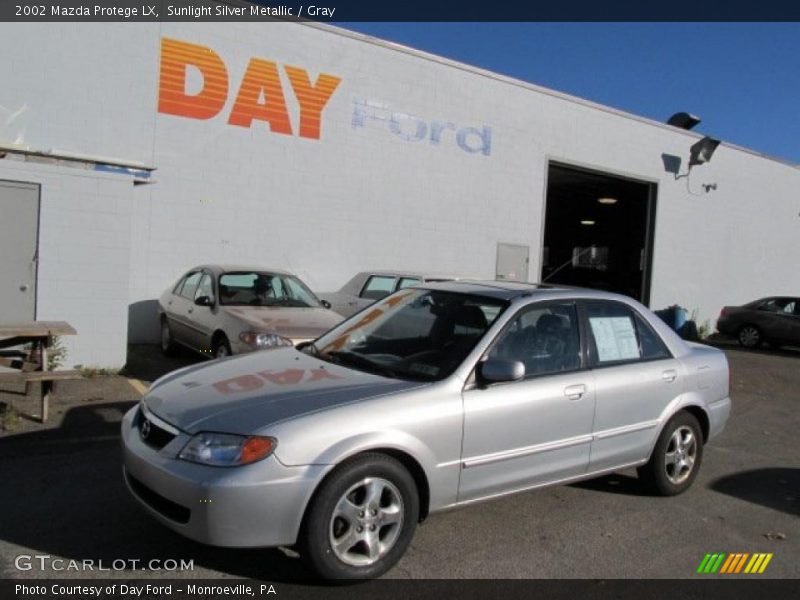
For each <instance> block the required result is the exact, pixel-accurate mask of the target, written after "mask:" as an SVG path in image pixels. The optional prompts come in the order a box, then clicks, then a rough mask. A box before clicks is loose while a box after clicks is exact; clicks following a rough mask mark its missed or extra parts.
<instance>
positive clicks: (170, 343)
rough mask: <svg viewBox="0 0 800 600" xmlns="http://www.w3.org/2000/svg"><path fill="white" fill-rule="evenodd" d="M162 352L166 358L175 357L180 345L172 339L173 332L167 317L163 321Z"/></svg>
mask: <svg viewBox="0 0 800 600" xmlns="http://www.w3.org/2000/svg"><path fill="white" fill-rule="evenodd" d="M161 352H163V353H164V356H175V355H176V354H177V353H178V345H177V344H176V343H175V338H173V337H172V330H171V329H170V327H169V321H167V318H166V317H164V318H162V319H161Z"/></svg>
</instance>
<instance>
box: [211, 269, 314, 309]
mask: <svg viewBox="0 0 800 600" xmlns="http://www.w3.org/2000/svg"><path fill="white" fill-rule="evenodd" d="M219 303H220V304H222V305H225V306H291V307H297V308H311V307H314V308H316V307H319V306H320V302H319V300H318V299H317V297H316V296H315V295H314V294H313V293H312V292H311V290H309V289H308V288H307V287H306V286H305V285H304V284H303V282H302V281H300V280H299V279H297V277H293V276H291V275H282V274H275V273H262V272H257V271H236V272H229V273H223V274H222V275H220V276H219Z"/></svg>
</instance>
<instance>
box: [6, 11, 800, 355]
mask: <svg viewBox="0 0 800 600" xmlns="http://www.w3.org/2000/svg"><path fill="white" fill-rule="evenodd" d="M0 33H2V34H3V35H0V50H3V51H4V52H5V55H6V56H13V57H14V60H10V61H3V64H0V74H1V75H3V76H4V81H11V82H13V83H14V85H11V86H4V87H3V88H2V89H0V106H2V107H5V108H6V109H8V110H18V109H21V108H22V109H24V110H22V112H21V113H19V116H18V117H17V118H16V119H15V120H14V121H13V122H12V123H10V124H8V123H7V124H6V125H2V122H3V120H2V119H0V138H2V139H5V140H8V139H21V140H23V141H24V142H26V143H28V144H30V145H31V146H34V147H37V148H58V149H66V150H71V151H74V152H82V153H88V154H100V155H107V156H114V157H120V158H125V159H129V160H137V161H141V162H144V163H147V164H152V165H154V166H156V167H157V169H158V170H157V171H156V172H155V174H154V179H155V180H156V183H155V184H153V185H148V186H138V187H136V188H135V189H134V188H132V187H128V188H127V191H126V192H124V193H123V192H122V191H121V189H120V190H117V191H118V192H119V193H120V194H121V195H120V197H118V198H117V201H115V202H113V203H106V204H104V205H102V206H103V208H106V209H107V208H108V207H110V206H112V205H115V206H116V210H117V211H118V213H117V215H118V217H119V223H127V224H128V225H129V229H128V231H129V232H130V252H129V272H128V274H127V285H128V289H127V291H126V292H125V293H124V294H123V295H122V296H116V295H114V297H113V298H112V297H111V292H109V296H108V297H107V302H103V301H102V300H101V299H100V298H99V297H97V298H95V299H92V300H91V302H92V303H94V302H98V303H101V304H103V306H105V307H107V309H108V311H109V314H111V313H113V314H114V315H115V317H114V318H115V319H120V316H119V315H120V312H121V311H122V312H126V313H127V314H128V315H129V322H130V324H129V329H130V331H129V334H130V340H131V341H137V342H139V341H155V339H157V324H156V323H155V320H154V315H155V299H156V298H157V297H158V295H159V294H160V293H161V292H162V291H163V290H164V289H165V288H166V287H167V286H168V285H170V284H171V283H172V282H173V281H174V280H175V279H176V278H177V277H178V276H179V275H180V274H181V273H182V272H183V271H185V270H186V269H187V268H189V267H191V266H193V265H195V264H198V263H202V262H243V263H259V264H264V265H266V266H274V267H280V268H288V269H291V270H293V271H295V272H296V273H298V274H299V275H300V276H301V277H302V278H304V279H305V280H306V281H307V282H308V283H309V284H310V285H311V286H312V288H314V289H315V290H318V291H326V290H331V289H336V288H338V287H339V286H340V285H341V284H342V283H343V282H344V281H345V280H347V279H348V278H349V277H350V276H351V275H352V274H353V273H354V272H356V271H359V270H363V269H367V268H375V267H379V268H408V269H422V270H428V271H455V272H461V273H464V274H469V275H475V276H479V277H493V276H494V268H495V259H496V245H497V243H498V242H507V243H516V244H524V245H527V246H530V249H531V262H530V272H529V278H530V279H532V280H535V279H537V278H538V277H539V273H540V268H541V262H540V254H541V247H542V227H543V223H542V221H543V216H544V196H545V186H546V173H547V164H548V161H549V160H555V161H558V162H561V163H566V164H573V165H577V166H584V167H588V168H592V169H596V170H601V171H607V172H610V173H616V174H621V175H626V176H630V177H634V178H637V179H641V180H644V181H649V182H654V183H656V184H657V186H658V199H657V218H656V233H655V248H654V262H653V276H652V288H651V305H652V306H653V307H655V308H659V307H663V306H666V305H668V304H672V303H679V304H681V305H683V306H686V307H687V308H689V309H697V310H698V311H699V318H700V320H701V321H703V320H705V319H713V318H714V317H716V315H717V313H718V312H719V309H720V307H721V306H722V305H723V304H729V303H738V302H744V301H746V300H750V299H753V298H755V297H758V296H761V295H766V294H777V293H797V289H798V287H800V282H798V275H797V270H796V260H795V257H794V255H793V252H792V251H790V249H791V248H792V247H793V245H794V244H795V243H796V242H795V240H796V238H797V227H798V225H800V218H798V212H800V206H798V201H797V196H796V192H795V190H797V189H798V187H800V185H799V184H800V171H799V170H798V169H797V168H795V167H792V166H789V165H786V164H783V163H780V162H777V161H772V160H768V159H765V158H762V157H759V156H757V155H755V154H753V153H749V152H746V151H743V150H741V149H737V148H734V147H731V146H725V145H723V146H721V147H720V148H719V149H718V150H717V153H716V154H715V155H714V158H713V160H712V162H711V163H709V164H707V165H703V166H700V167H697V168H695V169H694V171H693V173H692V176H691V178H690V179H689V182H688V183H689V187H688V188H687V180H686V179H679V180H675V178H674V177H673V175H672V174H671V173H666V172H665V170H664V165H663V162H662V154H664V153H666V154H674V155H677V156H681V157H682V158H683V169H684V170H685V165H686V161H687V160H688V151H689V146H690V145H691V144H692V143H694V142H695V141H696V140H697V139H698V136H697V134H691V133H688V132H681V131H678V130H675V129H672V128H667V127H666V126H662V125H659V124H656V123H653V122H650V121H646V120H644V119H639V118H636V117H633V116H630V115H624V114H622V113H619V112H616V111H613V110H610V109H605V108H603V107H598V106H595V105H592V104H590V103H586V102H582V101H577V100H575V99H570V98H567V97H564V96H562V95H559V94H556V93H551V92H548V91H546V90H538V89H535V88H532V87H531V86H524V85H521V84H518V83H515V82H511V81H510V80H505V79H503V78H500V77H495V76H489V75H487V74H480V73H476V72H474V71H471V70H468V69H465V68H462V67H460V66H458V65H454V64H445V62H444V61H438V60H431V59H430V58H429V57H425V56H423V55H420V54H414V53H409V52H404V51H400V50H398V49H396V48H389V47H385V46H382V45H380V44H376V43H371V42H369V41H365V40H364V39H361V38H360V37H359V36H355V35H350V34H346V33H343V32H341V31H338V30H334V29H331V28H321V27H312V26H306V25H297V24H288V23H286V24H246V23H226V24H219V23H217V24H203V23H164V24H141V25H130V24H103V25H102V26H99V25H92V24H84V25H75V24H70V25H69V26H65V25H58V24H36V25H22V26H20V25H18V24H15V25H14V26H13V27H11V26H9V25H5V26H0ZM162 38H169V39H177V40H181V41H184V42H188V43H191V44H199V45H202V46H206V47H208V48H210V49H212V50H213V52H214V53H216V54H217V55H219V57H220V58H221V59H222V61H223V62H224V64H225V68H226V71H227V75H228V86H227V88H228V89H227V100H226V102H225V105H224V107H223V108H222V109H221V110H220V112H219V114H218V115H216V116H213V117H211V118H208V119H203V120H199V119H191V118H185V117H180V116H175V115H171V114H163V113H159V112H158V87H159V53H160V46H161V39H162ZM253 57H256V58H260V59H263V60H268V61H273V62H275V63H276V64H277V65H278V70H279V72H280V77H281V84H282V88H283V93H284V95H285V98H286V105H287V109H288V112H289V116H290V121H291V125H292V128H293V130H294V135H291V136H289V135H282V134H279V133H274V132H271V131H270V127H269V125H268V124H267V123H265V122H263V121H254V122H253V124H252V126H251V127H249V128H244V127H237V126H233V125H230V124H228V119H229V115H230V113H231V109H232V107H233V105H234V101H235V98H236V95H237V92H238V90H239V85H240V83H241V81H242V77H243V74H244V72H245V69H246V67H247V65H248V62H249V61H250V59H251V58H253ZM285 65H293V66H297V67H302V68H304V69H306V70H307V71H308V73H309V76H310V78H311V81H312V82H314V81H316V77H317V75H318V74H319V73H328V74H330V75H334V76H336V77H339V78H341V83H340V84H339V86H338V88H337V89H336V91H335V92H334V94H333V95H332V97H331V99H330V101H329V102H328V103H327V105H326V106H325V108H324V111H323V113H322V125H321V127H322V132H321V139H319V140H315V139H306V138H302V137H298V136H297V129H298V120H299V105H298V103H297V100H296V99H295V96H294V94H293V92H292V89H291V86H290V82H289V80H288V77H287V75H286V71H285V68H284V67H285ZM201 87H202V78H201V77H200V76H199V75H198V73H196V72H195V71H194V69H190V70H189V76H188V88H189V90H188V91H189V92H192V93H194V92H196V91H198V90H199V89H200V88H201ZM365 103H366V104H367V106H369V107H370V108H369V109H368V111H367V116H366V117H365V116H364V110H365V109H364V104H365ZM677 108H683V107H676V109H677ZM359 111H361V113H359ZM392 113H397V114H398V115H400V116H399V117H397V119H396V122H395V123H392V122H391V121H390V117H391V114H392ZM359 115H360V116H359ZM402 115H405V117H403V116H402ZM421 123H424V127H425V132H424V133H425V135H424V136H422V135H420V136H419V137H421V138H422V139H415V138H416V137H417V135H416V134H417V133H419V132H420V131H421V129H419V128H421V127H423V126H422V125H421ZM435 123H439V126H438V127H440V132H441V133H440V135H439V136H438V143H431V131H432V129H433V128H434V127H435V126H436V125H435ZM393 127H394V129H393ZM467 127H470V128H474V129H475V130H477V131H479V132H485V129H484V128H488V129H490V130H491V134H490V135H491V141H490V148H487V146H488V145H489V142H488V135H485V136H484V137H478V136H477V134H475V133H473V134H470V136H468V139H467V142H466V143H467V145H468V146H469V147H470V148H472V149H473V150H476V151H475V152H467V151H465V150H464V149H462V147H461V146H459V141H458V138H457V134H456V132H457V131H459V130H463V129H464V128H467ZM710 133H712V134H713V132H710ZM463 143H464V140H462V145H463ZM482 150H485V153H484V152H482ZM4 168H5V165H3V164H2V161H0V176H2V177H4V178H10V177H9V176H8V175H7V174H6V173H5V171H3V169H4ZM42 168H43V169H47V168H46V167H42ZM48 173H51V174H52V176H53V179H52V184H50V185H52V186H56V185H63V182H62V181H61V179H60V177H61V171H59V172H58V173H56V172H55V171H48ZM103 181H111V179H104V180H103ZM114 181H117V180H116V179H114ZM710 182H715V183H717V184H718V189H717V191H715V192H712V193H710V194H700V195H697V193H698V192H699V190H700V189H701V188H700V186H701V184H702V183H710ZM129 184H130V182H128V185H129ZM109 185H111V184H109ZM107 191H109V192H110V191H111V190H110V189H107V188H105V187H104V188H102V189H100V188H98V193H101V192H102V193H103V194H105V193H106V192H107ZM45 193H50V192H46V190H45V186H44V184H43V197H44V194H45ZM126 194H127V196H128V198H129V201H127V202H124V201H122V200H121V196H123V195H126ZM73 197H75V196H73ZM100 204H101V203H100V202H98V205H100ZM50 210H54V208H52V207H51V205H50V204H49V203H48V205H47V207H46V211H50ZM77 210H80V209H77ZM42 218H43V220H46V219H50V218H51V217H50V216H49V214H48V213H46V212H45V208H43V215H42ZM101 220H102V219H101ZM106 224H107V223H106ZM115 226H116V225H115ZM119 226H120V227H121V225H119ZM81 231H82V230H81V229H80V228H78V229H76V231H75V235H77V236H79V235H81V233H80V232H81ZM121 237H122V236H121ZM67 238H69V236H67ZM87 239H88V238H87ZM120 239H121V238H120ZM68 243H69V239H65V238H59V237H58V236H57V235H56V234H55V233H52V232H50V231H49V230H47V229H43V231H42V235H41V239H40V244H41V245H42V246H43V247H44V246H49V247H54V246H58V247H59V248H60V247H62V246H63V245H64V244H68ZM112 254H113V252H112ZM67 255H68V254H67ZM118 258H119V257H118ZM109 260H111V261H112V262H113V260H116V259H111V258H110V259H109ZM113 264H114V268H116V266H117V263H113ZM78 266H79V265H78V264H77V262H76V265H75V268H76V269H77V267H78ZM103 268H104V269H105V268H106V267H103ZM71 269H72V267H70V268H69V269H68V270H71ZM108 270H109V272H110V271H111V270H113V269H112V268H111V266H110V265H108ZM75 289H76V288H72V290H73V291H75ZM114 289H115V290H116V288H114ZM54 294H56V291H55V289H54V288H52V287H51V288H48V287H47V285H46V284H44V283H43V282H40V307H42V308H44V307H46V306H49V307H55V306H57V305H58V302H57V298H55V297H54V296H53V295H54ZM114 294H116V291H115V292H114ZM120 303H122V304H123V306H119V304H120ZM112 305H113V306H112ZM69 306H70V307H71V308H68V309H67V308H66V307H65V306H64V305H63V304H62V305H61V312H59V313H58V314H56V313H55V312H53V313H52V314H53V315H54V316H57V317H58V318H64V319H67V320H74V318H73V317H72V314H73V311H77V312H74V314H75V315H76V317H75V318H77V315H79V314H80V310H83V309H81V308H79V307H78V306H77V303H73V304H69ZM94 306H95V307H96V306H97V305H94ZM48 310H49V309H48ZM48 314H49V313H48ZM40 318H44V317H43V315H42V314H40ZM119 322H120V321H119V320H117V321H115V323H117V325H115V326H112V325H111V322H110V321H108V322H106V323H105V324H103V325H102V327H107V328H113V327H119ZM98 326H100V325H98ZM91 330H92V328H91V326H90V327H89V328H88V329H86V328H85V332H86V333H87V337H84V335H83V334H84V331H82V332H81V333H82V335H81V336H80V338H79V340H77V341H76V342H75V348H74V357H75V359H76V360H78V359H80V360H81V362H90V359H91V360H94V358H93V357H94V356H95V354H94V352H95V350H94V348H93V345H92V344H93V343H92V342H91V341H90V338H89V337H88V332H89V331H91ZM92 335H94V334H92ZM116 339H117V338H115V340H116ZM114 343H115V344H116V343H117V342H116V341H115V342H114ZM116 352H117V354H113V355H112V354H105V355H104V356H99V357H98V359H97V361H98V362H100V363H102V362H109V361H110V360H111V358H105V357H111V356H113V360H114V361H118V360H119V358H118V357H119V356H120V353H122V352H124V347H122V345H121V344H120V347H119V348H118V349H117V351H116Z"/></svg>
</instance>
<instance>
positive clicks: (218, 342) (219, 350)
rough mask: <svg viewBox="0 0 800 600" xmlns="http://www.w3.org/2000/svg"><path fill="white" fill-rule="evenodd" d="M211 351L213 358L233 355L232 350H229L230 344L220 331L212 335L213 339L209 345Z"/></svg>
mask: <svg viewBox="0 0 800 600" xmlns="http://www.w3.org/2000/svg"><path fill="white" fill-rule="evenodd" d="M211 352H212V357H213V358H214V359H217V358H227V357H228V356H233V351H232V350H231V344H230V342H229V341H228V338H227V337H226V336H225V334H224V333H220V334H217V335H215V336H214V341H213V343H212V346H211Z"/></svg>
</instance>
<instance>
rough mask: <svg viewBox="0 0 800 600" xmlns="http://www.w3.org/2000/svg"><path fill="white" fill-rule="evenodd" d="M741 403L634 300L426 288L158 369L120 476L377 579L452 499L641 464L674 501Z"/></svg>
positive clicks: (209, 528) (181, 520) (721, 362)
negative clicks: (296, 336)
mask: <svg viewBox="0 0 800 600" xmlns="http://www.w3.org/2000/svg"><path fill="white" fill-rule="evenodd" d="M730 407H731V403H730V399H729V392H728V365H727V361H726V359H725V356H724V354H723V353H722V352H720V351H719V350H716V349H713V348H709V347H705V346H701V345H699V344H687V343H686V342H684V341H683V340H681V339H680V338H679V337H678V336H677V335H676V334H675V333H673V332H672V330H670V329H669V327H667V326H666V324H664V323H663V322H662V321H661V320H660V319H659V318H658V317H656V316H654V315H653V314H652V313H651V312H650V311H649V310H647V309H646V308H645V307H643V306H642V305H640V304H639V303H637V302H635V301H634V300H631V299H630V298H627V297H623V296H618V295H615V294H610V293H605V292H594V291H590V290H578V289H565V288H557V287H547V286H534V285H530V284H518V283H512V282H490V283H469V282H449V283H438V284H429V285H426V286H424V287H421V288H412V289H405V290H401V291H398V292H396V293H394V294H392V295H391V296H389V297H388V298H386V299H384V300H383V301H381V302H379V303H377V304H375V305H374V306H373V307H372V308H370V309H367V310H365V311H363V312H361V313H359V314H358V315H356V316H355V317H353V318H351V319H349V320H347V321H345V322H344V323H342V324H341V325H339V326H338V327H336V328H334V329H332V330H331V331H330V332H328V333H327V334H325V335H323V336H322V337H321V338H319V339H318V340H316V341H315V342H314V343H309V344H306V345H304V346H300V347H297V348H280V349H276V350H274V351H272V352H267V353H258V354H252V355H248V356H242V357H238V358H233V359H227V360H221V361H215V362H214V363H211V364H208V365H199V366H192V367H187V368H185V369H183V370H181V371H177V372H174V373H171V374H169V375H167V376H165V377H163V378H162V379H160V380H158V381H157V382H155V383H154V384H153V386H152V387H151V389H150V392H149V393H148V394H147V395H146V397H145V398H144V399H143V400H142V402H141V403H140V405H139V406H137V407H135V408H133V409H132V410H131V411H130V412H128V414H126V415H125V418H124V420H123V423H122V439H123V445H124V475H125V480H126V482H127V485H128V487H129V489H130V490H131V492H132V493H133V495H134V496H135V497H136V498H137V499H138V500H139V501H140V503H141V504H142V505H143V506H144V507H145V508H146V509H147V510H148V512H150V514H152V515H153V516H154V517H155V518H157V519H158V520H159V521H161V522H162V523H164V524H165V525H166V526H168V527H170V528H172V529H174V530H175V531H178V532H180V533H181V534H183V535H185V536H187V537H190V538H192V539H195V540H199V541H201V542H205V543H209V544H214V545H219V546H237V547H254V546H284V545H285V546H288V545H296V546H297V547H298V549H299V551H300V553H301V555H302V556H303V557H304V558H305V560H306V561H307V562H308V564H309V565H310V566H311V567H312V568H313V569H314V571H315V572H316V573H318V574H319V575H321V576H323V577H328V578H367V577H376V576H378V575H380V574H382V573H384V572H385V571H386V570H387V569H389V568H390V567H391V566H392V565H393V564H394V563H395V562H397V560H399V558H400V557H401V556H402V554H403V553H404V552H405V550H406V548H407V547H408V545H409V543H410V541H411V538H412V536H413V533H414V529H415V527H416V526H417V523H418V522H420V521H421V520H422V519H424V518H425V517H427V515H428V514H430V513H434V512H437V511H441V510H443V509H447V508H452V507H456V506H461V505H465V504H470V503H473V502H478V501H481V500H486V499H490V498H495V497H498V496H502V495H504V494H509V493H513V492H521V491H524V490H530V489H533V488H538V487H541V486H546V485H553V484H560V483H565V482H570V481H576V480H580V479H586V478H590V477H595V476H597V475H600V474H603V473H608V472H611V471H615V470H618V469H623V468H628V467H637V468H638V470H639V476H640V478H641V479H642V481H643V483H644V484H646V485H648V486H649V487H650V488H651V489H652V490H653V491H655V492H656V493H658V494H662V495H674V494H679V493H681V492H683V491H684V490H686V489H687V488H688V487H689V486H690V485H691V484H692V482H693V481H694V479H695V477H696V476H697V472H698V469H699V467H700V463H701V461H702V458H703V446H704V444H705V443H706V442H708V441H709V440H711V439H712V438H714V437H715V436H716V435H717V434H719V432H720V431H721V430H722V428H723V427H724V425H725V422H726V420H727V418H728V414H729V411H730ZM532 543H533V542H532Z"/></svg>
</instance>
